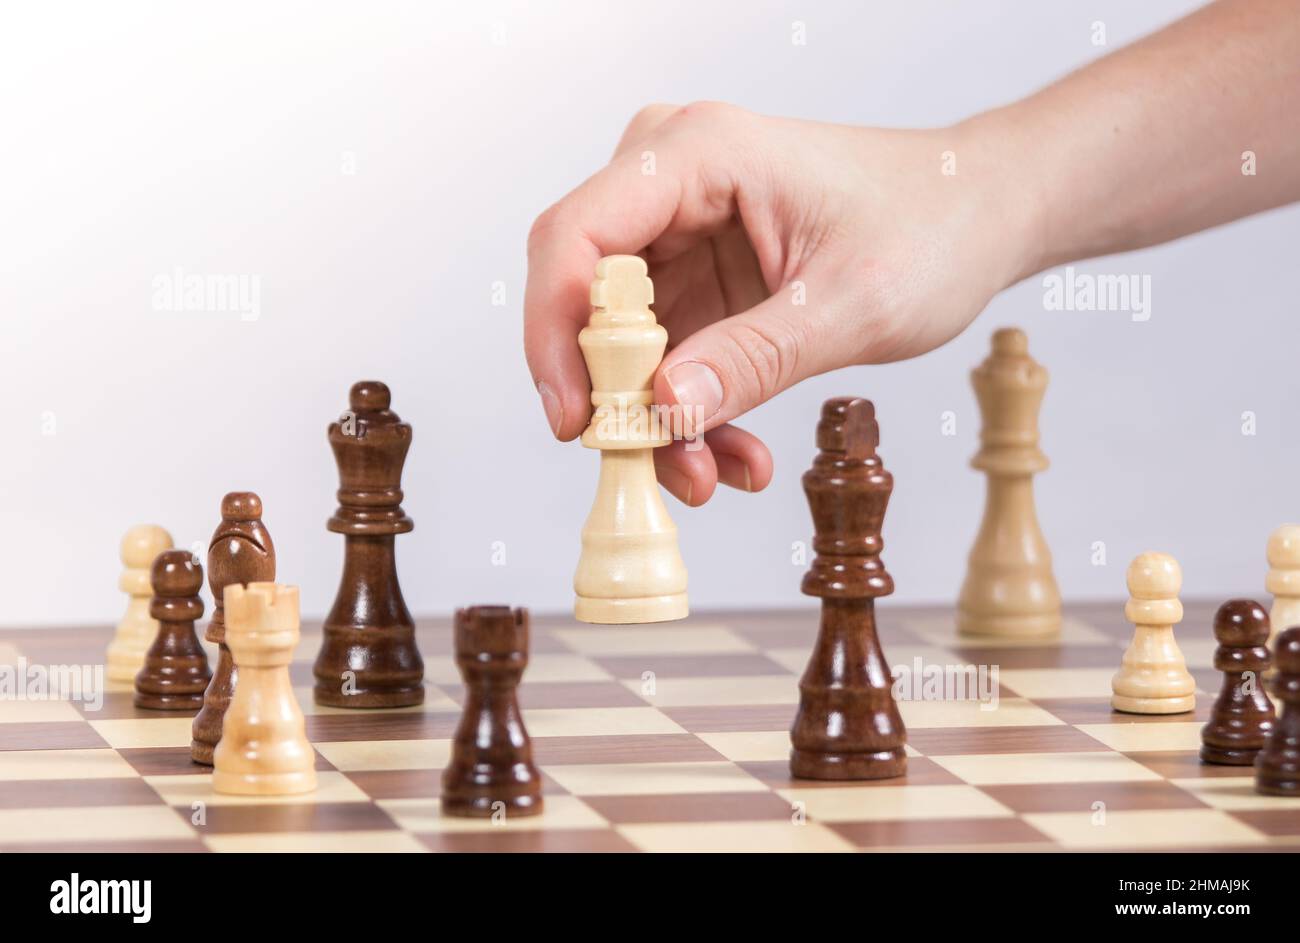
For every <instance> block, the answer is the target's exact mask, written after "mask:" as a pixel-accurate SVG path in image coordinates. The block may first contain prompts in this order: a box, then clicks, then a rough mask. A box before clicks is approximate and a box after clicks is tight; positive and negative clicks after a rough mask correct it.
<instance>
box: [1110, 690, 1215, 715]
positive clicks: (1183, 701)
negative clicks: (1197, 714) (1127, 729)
mask: <svg viewBox="0 0 1300 943" xmlns="http://www.w3.org/2000/svg"><path fill="white" fill-rule="evenodd" d="M1110 706H1111V707H1113V708H1115V710H1117V711H1121V712H1123V713H1125V714H1186V713H1187V712H1188V711H1192V710H1195V709H1196V695H1194V694H1188V695H1187V696H1186V697H1128V696H1126V695H1123V694H1114V695H1111V699H1110Z"/></svg>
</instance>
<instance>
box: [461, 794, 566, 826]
mask: <svg viewBox="0 0 1300 943" xmlns="http://www.w3.org/2000/svg"><path fill="white" fill-rule="evenodd" d="M544 805H545V803H544V802H543V801H542V797H541V796H537V795H519V796H503V795H501V794H500V793H499V792H498V793H496V794H494V795H476V796H457V797H448V796H446V795H444V796H443V797H442V814H443V815H451V816H455V817H457V818H467V819H487V818H491V817H492V816H493V815H495V814H497V812H498V811H500V810H501V809H502V807H504V810H505V813H504V814H505V817H506V821H507V822H508V821H510V819H512V818H523V817H524V816H529V815H541V814H542V811H543V807H544Z"/></svg>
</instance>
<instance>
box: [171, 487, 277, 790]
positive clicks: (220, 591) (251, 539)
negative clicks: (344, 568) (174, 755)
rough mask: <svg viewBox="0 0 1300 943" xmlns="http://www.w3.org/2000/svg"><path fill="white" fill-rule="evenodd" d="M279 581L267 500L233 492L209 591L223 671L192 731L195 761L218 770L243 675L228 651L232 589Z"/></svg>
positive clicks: (214, 544)
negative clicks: (265, 520)
mask: <svg viewBox="0 0 1300 943" xmlns="http://www.w3.org/2000/svg"><path fill="white" fill-rule="evenodd" d="M274 579H275V545H274V544H272V543H271V535H270V534H269V533H267V530H266V527H265V526H264V525H263V524H262V499H261V498H259V497H258V496H257V495H255V494H254V493H253V492H251V491H232V492H231V493H230V494H228V495H226V496H225V497H224V498H222V499H221V523H220V524H218V525H217V529H216V532H215V533H214V534H213V535H212V541H211V542H210V543H209V544H208V588H209V589H211V590H212V600H213V603H212V619H211V620H210V621H209V622H208V629H207V632H206V633H205V634H204V637H205V638H206V639H207V640H208V641H209V642H216V643H217V667H216V670H215V671H213V673H212V681H211V682H209V684H208V689H207V691H206V692H204V694H203V709H202V710H200V711H199V713H198V716H196V717H195V718H194V723H193V725H192V726H191V735H192V737H193V739H192V740H191V741H190V757H191V759H193V760H194V762H195V763H202V764H204V765H206V766H211V765H212V751H213V749H214V748H215V747H216V745H217V744H218V743H219V742H220V740H221V724H222V720H223V718H224V717H225V716H226V709H227V708H228V707H229V706H230V698H231V697H232V696H233V695H234V693H235V685H236V684H237V683H238V680H239V675H238V672H237V671H236V670H235V662H234V659H233V657H232V656H231V654H230V647H229V646H228V645H226V610H225V592H226V587H227V586H229V585H231V584H232V583H238V584H240V585H241V586H247V585H248V584H249V583H269V582H272V581H273V580H274Z"/></svg>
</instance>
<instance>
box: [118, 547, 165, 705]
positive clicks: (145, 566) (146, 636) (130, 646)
mask: <svg viewBox="0 0 1300 943" xmlns="http://www.w3.org/2000/svg"><path fill="white" fill-rule="evenodd" d="M171 548H172V538H171V534H169V533H167V531H165V530H163V529H162V528H161V527H159V526H158V525H156V524H138V525H136V526H135V527H132V528H131V529H130V530H128V531H127V532H126V535H125V536H124V537H123V538H122V546H121V554H122V564H123V565H124V566H125V569H124V570H122V575H121V577H120V578H119V579H118V581H117V586H118V589H120V590H122V592H124V593H126V594H127V596H128V597H129V599H128V601H127V604H126V614H125V615H123V616H122V621H121V622H119V623H118V624H117V631H116V632H115V633H114V634H113V641H111V642H109V643H108V653H107V656H106V657H105V667H106V670H107V673H108V680H110V681H122V682H125V683H127V684H133V683H134V682H135V676H136V674H137V673H138V672H139V671H140V669H141V668H143V667H144V656H145V652H147V651H148V650H149V646H150V645H152V644H153V640H154V639H155V638H156V637H157V635H158V620H157V619H154V618H153V617H152V616H150V615H149V603H150V601H151V600H152V599H153V586H152V584H151V583H150V582H149V569H150V567H152V566H153V561H154V558H155V557H157V556H158V554H160V553H162V552H163V551H164V550H170V549H171Z"/></svg>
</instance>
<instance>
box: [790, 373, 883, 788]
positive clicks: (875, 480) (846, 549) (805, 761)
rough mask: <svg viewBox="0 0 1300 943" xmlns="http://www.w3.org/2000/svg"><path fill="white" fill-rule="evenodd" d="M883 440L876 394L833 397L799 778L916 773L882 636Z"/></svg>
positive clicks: (821, 437)
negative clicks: (817, 610)
mask: <svg viewBox="0 0 1300 943" xmlns="http://www.w3.org/2000/svg"><path fill="white" fill-rule="evenodd" d="M879 442H880V431H879V428H878V427H877V425H876V418H875V408H874V407H873V406H872V404H871V403H870V401H868V400H865V399H852V398H843V399H832V400H828V401H827V402H826V404H825V406H824V407H823V408H822V417H821V422H819V423H818V424H817V447H818V449H819V452H818V454H817V457H816V458H815V459H814V460H813V466H812V468H811V469H809V470H808V471H807V472H805V473H804V476H803V487H804V491H805V492H806V494H807V496H808V504H809V507H810V508H811V510H812V517H813V525H814V528H815V531H816V535H815V536H814V537H813V550H814V551H815V552H816V554H817V556H816V557H815V559H814V560H813V563H812V567H811V569H810V570H809V571H808V572H807V573H806V574H805V575H804V578H803V591H804V592H805V593H807V594H808V595H809V596H819V597H821V600H822V612H821V627H820V629H819V630H818V633H817V642H816V645H815V647H814V648H813V652H812V657H811V658H810V659H809V661H808V667H807V669H806V670H805V671H804V673H803V677H802V678H801V679H800V681H799V710H798V712H797V713H796V715H795V720H794V727H793V729H792V730H791V732H790V741H791V744H792V746H793V749H792V750H791V753H790V773H791V775H792V776H795V777H797V778H800V779H835V780H841V779H843V780H856V779H888V778H891V777H894V776H902V775H903V774H904V773H905V772H906V771H907V756H906V754H905V753H904V750H903V745H904V744H905V743H906V740H907V731H906V730H905V728H904V727H903V720H902V717H901V716H900V715H899V712H898V705H897V704H896V703H895V702H894V695H893V678H892V677H891V675H890V671H889V663H888V662H887V661H885V655H884V653H883V651H881V647H880V639H879V637H878V635H877V634H876V616H875V599H876V597H878V596H887V595H888V594H890V593H892V592H893V591H894V580H893V578H892V577H891V576H890V575H889V573H888V572H886V570H885V565H884V563H883V562H882V561H881V559H880V552H881V549H882V548H883V546H884V543H883V541H882V540H881V537H880V530H881V525H882V523H883V522H884V517H885V506H886V504H887V503H888V501H889V495H890V492H891V491H892V490H893V487H894V479H893V476H892V475H890V473H889V472H888V471H886V470H885V467H884V465H883V464H882V463H881V461H880V458H879V457H878V456H877V455H876V447H877V445H878V444H879Z"/></svg>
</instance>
